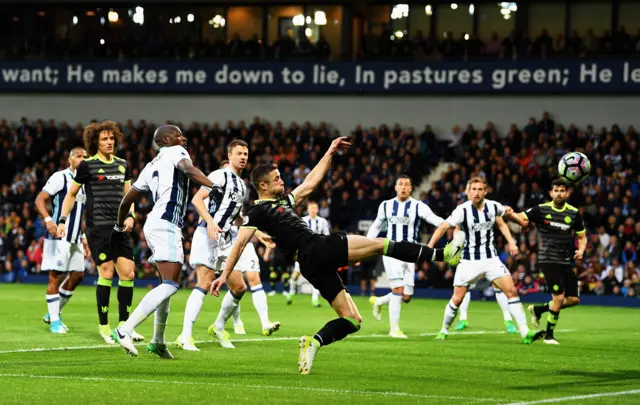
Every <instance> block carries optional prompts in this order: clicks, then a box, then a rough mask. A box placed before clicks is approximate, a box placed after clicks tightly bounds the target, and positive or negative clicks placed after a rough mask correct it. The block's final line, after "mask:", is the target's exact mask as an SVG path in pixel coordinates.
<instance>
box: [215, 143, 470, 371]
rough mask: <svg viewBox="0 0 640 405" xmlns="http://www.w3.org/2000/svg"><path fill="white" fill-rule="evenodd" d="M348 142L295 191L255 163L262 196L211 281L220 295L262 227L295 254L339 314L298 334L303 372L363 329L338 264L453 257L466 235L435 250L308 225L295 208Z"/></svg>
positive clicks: (271, 168) (273, 170) (274, 170)
mask: <svg viewBox="0 0 640 405" xmlns="http://www.w3.org/2000/svg"><path fill="white" fill-rule="evenodd" d="M350 146H351V144H350V143H348V142H346V141H345V138H337V139H335V140H334V141H333V142H332V143H331V146H330V147H329V149H328V150H327V152H326V154H325V155H324V157H323V158H322V159H321V160H320V162H318V164H317V165H316V167H315V168H314V169H313V170H312V171H311V172H310V173H309V174H308V175H307V177H306V178H305V180H304V182H303V183H302V184H300V185H299V186H298V187H297V188H296V189H295V190H293V192H292V193H291V194H285V188H284V182H283V181H282V178H281V177H280V171H279V170H278V167H277V166H276V165H273V164H265V165H261V166H258V167H256V168H255V169H254V170H253V172H252V173H251V183H252V185H253V186H254V187H255V188H256V190H257V191H258V197H259V200H256V201H255V203H254V205H253V206H252V207H251V208H250V209H249V210H248V211H247V213H246V216H245V219H244V223H243V226H242V227H241V228H240V231H239V233H238V239H237V240H236V242H235V243H234V245H233V247H232V249H231V252H230V254H229V257H228V259H227V263H226V266H225V268H224V271H223V272H222V274H221V275H220V277H219V278H218V279H217V280H215V281H214V282H213V284H212V285H211V293H212V294H213V295H216V296H218V294H219V290H220V287H221V286H222V285H224V283H225V282H226V280H227V276H228V275H229V273H231V271H232V270H233V268H234V267H235V265H236V262H237V261H238V258H239V257H240V253H241V252H242V250H243V249H244V247H245V245H246V244H247V243H248V242H249V241H250V240H251V238H252V236H253V234H254V232H255V231H256V230H258V229H259V230H261V231H262V232H264V233H266V234H268V235H270V236H271V237H272V238H273V241H274V242H275V243H276V244H277V246H278V248H279V249H280V250H281V251H282V252H283V253H284V254H285V255H287V256H294V255H296V254H297V258H298V262H299V263H300V272H301V273H302V275H303V276H304V277H305V278H306V279H307V280H308V281H309V282H310V283H311V284H312V285H313V286H314V287H315V288H317V289H318V290H319V291H320V294H321V295H322V297H323V298H324V299H326V300H327V301H328V302H329V303H330V304H331V306H332V307H333V309H334V310H335V311H336V313H337V314H338V316H339V318H337V319H334V320H332V321H330V322H328V323H327V324H326V325H325V326H324V327H323V328H322V329H320V330H319V331H318V333H316V334H315V335H314V336H313V337H311V336H302V337H301V338H300V340H299V346H300V356H299V358H298V370H299V371H300V373H301V374H309V373H310V372H311V367H312V365H313V360H314V358H315V355H316V353H317V351H318V350H319V349H320V347H321V346H326V345H328V344H331V343H333V342H336V341H338V340H341V339H344V338H345V337H346V336H347V335H349V334H351V333H354V332H357V331H358V330H359V329H360V323H361V322H362V317H361V316H360V313H359V312H358V308H357V307H356V304H355V303H354V302H353V300H352V299H351V296H350V295H349V293H348V292H347V291H346V289H345V287H344V284H343V283H342V279H341V278H340V276H339V275H338V273H337V270H338V268H339V267H344V266H347V265H348V264H349V263H356V262H359V261H361V260H364V259H366V258H369V257H373V256H379V255H386V256H390V257H394V258H396V259H398V260H402V261H405V262H414V263H415V262H422V261H424V260H427V261H445V262H449V261H453V259H455V258H456V257H457V253H459V252H460V251H461V250H462V245H463V244H464V234H463V233H461V232H460V233H459V235H462V238H460V237H454V239H453V241H452V242H451V243H450V244H448V245H447V246H446V247H445V248H444V249H431V248H429V247H427V246H424V245H421V244H417V243H410V242H393V241H390V240H388V239H382V238H377V239H368V238H366V237H364V236H360V235H348V236H347V235H346V234H345V233H343V232H334V233H332V234H330V235H326V236H325V235H319V234H316V233H314V232H313V231H312V230H311V229H309V227H308V226H307V224H306V223H305V222H304V221H303V220H302V219H301V218H300V217H298V215H296V213H295V211H294V209H295V207H296V206H297V205H299V204H301V203H302V202H303V201H304V200H305V198H307V197H308V196H309V195H310V194H311V193H312V192H313V190H315V188H316V187H317V186H318V185H319V184H320V182H321V181H322V179H323V178H324V177H325V174H326V173H327V170H329V167H330V166H331V161H332V159H333V156H334V155H335V154H336V153H337V152H338V151H339V150H341V149H346V148H348V147H350Z"/></svg>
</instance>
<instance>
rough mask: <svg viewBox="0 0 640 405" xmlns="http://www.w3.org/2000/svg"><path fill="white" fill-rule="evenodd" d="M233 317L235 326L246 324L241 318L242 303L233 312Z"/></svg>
mask: <svg viewBox="0 0 640 405" xmlns="http://www.w3.org/2000/svg"><path fill="white" fill-rule="evenodd" d="M231 319H232V320H233V326H236V325H244V324H243V323H242V319H240V304H238V306H237V307H236V309H234V310H233V312H232V313H231Z"/></svg>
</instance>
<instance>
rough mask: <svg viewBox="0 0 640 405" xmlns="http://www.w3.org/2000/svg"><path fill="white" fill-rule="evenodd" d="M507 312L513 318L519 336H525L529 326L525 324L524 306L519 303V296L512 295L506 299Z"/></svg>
mask: <svg viewBox="0 0 640 405" xmlns="http://www.w3.org/2000/svg"><path fill="white" fill-rule="evenodd" d="M508 302H509V304H508V306H509V312H511V316H513V319H515V321H516V324H517V325H518V330H519V331H520V336H522V337H525V336H527V333H529V326H528V325H527V316H526V315H525V313H524V307H523V306H522V304H521V303H520V297H514V298H509V299H508Z"/></svg>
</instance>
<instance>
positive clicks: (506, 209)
mask: <svg viewBox="0 0 640 405" xmlns="http://www.w3.org/2000/svg"><path fill="white" fill-rule="evenodd" d="M504 215H505V216H506V217H510V216H511V215H513V208H511V207H509V206H507V205H505V206H504Z"/></svg>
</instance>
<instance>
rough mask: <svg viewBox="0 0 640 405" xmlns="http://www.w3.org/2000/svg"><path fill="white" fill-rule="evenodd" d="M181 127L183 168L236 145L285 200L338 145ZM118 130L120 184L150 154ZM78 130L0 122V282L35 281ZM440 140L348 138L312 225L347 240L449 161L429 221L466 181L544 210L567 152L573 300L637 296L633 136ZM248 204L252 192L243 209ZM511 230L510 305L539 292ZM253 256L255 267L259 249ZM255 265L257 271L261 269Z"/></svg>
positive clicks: (279, 127)
mask: <svg viewBox="0 0 640 405" xmlns="http://www.w3.org/2000/svg"><path fill="white" fill-rule="evenodd" d="M178 125H181V124H179V123H178ZM181 126H182V127H183V128H184V131H185V134H186V135H187V137H188V140H189V143H188V149H189V152H190V154H191V156H192V157H193V160H194V163H195V164H196V165H197V166H199V167H201V168H202V170H203V171H204V172H207V173H208V172H210V171H212V170H214V169H216V168H217V167H218V164H219V162H220V161H221V160H223V159H224V157H225V153H224V150H225V145H226V144H228V143H229V142H230V141H231V140H232V139H234V138H242V139H245V140H246V141H247V142H249V144H250V148H251V150H250V162H249V165H248V167H247V169H246V170H245V173H244V176H245V180H248V179H247V178H248V174H249V173H250V172H251V168H252V167H253V166H255V165H256V164H259V163H262V162H268V161H273V162H274V163H277V164H278V165H279V166H280V169H281V171H282V173H283V178H284V181H285V183H286V186H287V188H289V189H293V188H294V187H295V186H296V185H297V184H299V183H300V181H301V179H302V178H303V177H304V175H305V174H306V173H307V172H308V171H309V170H310V167H312V166H313V165H314V164H315V162H317V161H318V159H319V157H320V156H322V153H323V151H324V150H325V149H326V148H327V146H328V144H329V142H330V139H331V138H332V137H334V136H337V135H339V134H338V133H333V132H332V131H331V130H330V127H329V125H327V124H325V123H319V124H317V125H312V124H310V123H304V124H303V125H298V124H296V123H295V122H294V123H291V124H290V125H289V126H285V125H283V124H282V123H281V122H275V123H269V122H268V121H266V120H263V119H260V118H255V119H254V121H253V122H251V123H250V124H247V123H244V122H239V123H233V122H227V123H226V124H225V125H219V124H218V123H213V124H211V125H209V124H198V123H192V124H190V125H187V126H183V125H181ZM122 128H123V131H124V134H125V141H124V143H123V144H122V145H120V147H119V153H118V155H119V156H121V157H123V158H125V159H127V160H128V161H129V164H130V167H132V177H133V178H136V177H137V175H138V173H139V172H140V170H141V169H142V167H143V166H144V162H147V161H149V160H150V159H152V158H153V156H155V154H156V151H155V149H154V147H153V145H152V140H151V135H152V134H153V131H154V129H155V126H154V124H153V123H149V122H145V121H140V122H139V123H137V124H136V123H134V122H133V121H128V122H126V123H124V124H123V125H122ZM82 129H83V124H80V123H78V124H77V125H75V126H73V127H72V126H70V125H68V124H67V123H64V122H61V123H56V122H53V121H49V122H44V121H42V120H37V121H35V122H31V121H29V120H28V119H27V118H24V119H22V120H21V121H20V122H19V123H15V124H14V123H7V122H6V121H5V120H2V121H0V145H2V147H1V148H0V165H1V170H0V185H1V187H2V195H1V197H0V260H1V261H2V262H3V266H2V278H3V279H4V281H8V282H15V281H19V280H20V279H22V278H25V277H29V276H30V274H32V273H38V272H39V268H40V264H41V261H42V237H43V234H44V232H45V228H44V224H43V222H42V219H41V218H39V217H38V215H36V212H35V209H34V205H33V201H34V199H35V197H36V195H37V193H38V192H39V190H40V189H41V188H42V186H43V184H44V182H45V181H46V179H47V178H48V177H49V175H50V174H51V173H53V172H54V171H56V170H59V169H60V168H63V167H65V166H66V159H67V156H68V150H70V149H71V148H72V147H74V146H77V145H82V140H81V134H82ZM452 131H453V133H454V134H456V135H457V137H458V139H456V141H454V142H453V143H452V144H451V145H449V147H448V149H446V148H442V147H441V146H440V144H439V143H438V142H437V138H436V134H435V133H434V132H433V131H432V130H431V129H430V127H429V126H427V127H425V129H424V131H422V132H418V131H415V130H414V129H412V128H402V127H401V126H400V125H395V126H393V127H387V126H381V127H379V128H361V127H356V128H355V129H354V130H353V131H352V133H351V138H352V141H353V142H354V145H355V146H354V147H353V148H352V149H351V151H350V152H349V153H348V154H345V155H341V156H340V157H339V158H338V159H336V162H335V164H334V167H333V169H332V170H331V171H330V172H329V173H328V175H327V179H326V182H325V183H324V185H323V186H322V188H321V189H319V190H318V191H317V192H316V194H315V195H314V196H313V199H315V200H317V201H319V203H320V215H322V216H324V217H327V218H328V219H329V220H330V223H331V224H332V226H333V227H334V228H335V229H341V230H346V231H348V232H358V231H360V229H359V228H358V222H359V221H360V220H366V219H372V218H373V217H375V213H376V210H377V207H378V205H379V203H380V201H382V200H383V199H387V198H391V197H393V196H394V191H393V184H394V181H395V177H396V176H397V175H398V174H400V173H408V174H409V175H410V176H411V178H412V179H413V181H414V184H415V185H417V184H419V183H420V182H421V180H422V178H423V176H424V175H425V174H427V173H428V172H429V170H430V169H431V168H433V167H434V166H435V165H436V164H437V163H438V162H440V161H441V160H442V159H445V158H446V157H447V156H449V157H450V156H454V157H455V158H454V159H450V160H452V161H454V162H455V163H451V166H450V168H449V170H448V171H446V172H445V173H443V174H442V177H441V179H440V180H438V181H436V182H434V183H433V184H432V185H431V189H430V190H428V191H426V192H423V193H422V194H421V195H420V199H421V200H423V201H424V202H426V203H427V204H429V206H430V207H431V208H432V209H433V211H434V212H435V213H437V214H438V215H440V216H442V217H446V216H448V214H449V213H450V212H451V211H452V209H453V208H454V207H455V206H456V205H457V204H458V203H459V202H460V201H462V200H463V199H464V184H465V182H466V180H467V179H469V178H470V177H473V176H475V175H481V176H484V177H486V178H488V180H489V183H490V185H491V189H490V196H491V198H494V199H496V200H498V201H502V202H503V203H504V204H506V205H510V206H512V207H513V208H514V209H516V210H518V211H519V210H523V209H525V208H526V207H529V206H532V205H535V204H538V203H540V202H543V201H545V200H546V199H547V190H548V189H549V185H550V182H551V180H552V179H553V177H554V170H555V165H556V163H557V159H558V158H559V157H560V156H562V154H564V153H565V152H566V151H567V150H579V151H584V152H585V153H586V154H587V155H588V156H589V157H590V159H591V161H592V164H593V168H592V172H591V174H592V175H591V177H590V178H589V179H588V180H587V181H586V182H585V183H583V184H582V185H580V187H578V188H576V189H575V190H574V191H573V192H572V195H571V198H570V203H572V204H573V205H575V206H577V207H580V211H581V212H582V214H583V216H584V218H585V225H586V227H587V229H588V235H589V246H588V248H587V251H586V253H585V259H584V260H583V262H582V263H581V264H580V265H579V266H577V267H576V269H575V271H576V272H577V273H578V274H579V277H580V280H581V293H583V294H598V295H619V296H626V297H636V296H637V289H638V288H639V284H638V283H639V280H640V278H639V277H640V271H639V270H638V267H639V263H640V261H639V260H638V254H637V251H638V249H640V223H639V220H640V213H639V212H638V206H640V204H639V199H640V155H639V153H638V142H639V137H638V133H637V132H636V130H635V129H634V128H633V127H629V128H627V130H626V132H623V131H622V130H621V129H620V127H619V126H618V125H613V126H612V127H611V128H610V129H607V128H601V129H600V130H596V129H594V128H593V127H592V126H591V125H587V126H585V127H584V129H578V128H577V127H576V125H574V124H570V125H568V126H567V127H566V128H565V126H563V125H562V124H560V123H556V122H554V120H553V119H552V118H551V116H550V115H549V114H548V113H545V114H544V115H543V117H542V118H541V119H540V120H537V119H536V118H533V117H532V118H531V120H530V121H529V122H528V123H526V125H524V126H523V127H522V128H519V127H518V126H517V125H516V124H513V125H512V126H511V128H510V131H509V132H508V133H506V134H503V135H499V134H498V133H497V132H496V130H495V129H494V128H493V125H492V124H491V123H490V122H489V123H488V124H487V126H486V128H484V129H476V128H473V127H472V126H468V127H467V128H466V129H465V130H464V131H463V130H461V129H460V127H458V126H456V127H454V128H453V130H452ZM354 190H355V193H354ZM194 191H195V190H194ZM253 198H255V192H254V191H253V190H252V192H251V193H250V194H249V197H248V199H247V201H246V204H249V203H250V202H251V200H252V199H253ZM150 209H151V203H150V201H149V200H148V199H146V198H143V199H142V200H141V201H139V202H138V203H137V207H136V211H137V213H138V218H140V219H141V220H139V221H137V225H136V230H135V232H134V238H135V247H136V248H135V259H136V263H137V266H138V274H139V277H141V278H144V277H152V276H153V271H152V269H151V266H150V265H149V263H148V262H147V259H148V257H149V255H150V251H149V248H148V247H147V245H146V242H145V240H144V235H143V232H142V223H143V221H144V217H145V215H146V214H147V213H148V212H149V211H150ZM301 213H302V212H301ZM196 220H197V214H196V213H195V210H194V209H193V207H190V208H189V211H188V214H187V217H186V226H185V228H184V235H185V239H186V243H185V249H186V251H187V252H188V251H189V249H190V242H189V240H190V236H191V235H192V234H193V231H194V227H195V225H196ZM513 231H514V232H516V233H517V235H518V239H519V242H520V255H518V256H517V257H515V258H514V257H511V256H509V255H508V254H507V253H506V251H505V249H504V246H503V245H504V243H503V241H502V239H501V238H500V237H499V238H498V239H497V243H498V247H499V249H500V250H502V251H503V253H502V254H501V259H502V260H503V261H504V262H505V263H506V264H507V266H508V268H509V270H510V271H511V273H512V275H513V278H514V281H515V282H516V285H518V289H519V290H520V293H521V294H527V293H529V292H536V291H538V290H542V291H544V290H545V289H546V286H545V283H544V278H543V277H542V275H541V274H539V273H538V272H537V269H536V265H535V264H536V234H535V232H534V231H525V232H521V230H520V229H518V228H517V226H515V225H514V226H513ZM259 256H260V257H261V258H262V250H261V249H259ZM262 265H263V268H264V266H265V263H262ZM267 267H268V266H267ZM86 268H87V271H88V272H89V274H94V273H95V266H94V265H93V263H92V262H91V260H87V262H86ZM184 270H185V276H186V278H185V279H186V280H187V282H189V280H191V279H192V277H190V274H191V269H189V268H188V265H185V269H184ZM453 271H454V269H451V268H447V267H446V266H444V265H436V266H430V265H429V264H428V263H424V264H423V265H422V266H421V267H420V269H419V271H418V272H417V273H416V287H418V288H447V287H451V285H452V282H453V274H454V273H453ZM479 288H482V284H481V285H480V286H479Z"/></svg>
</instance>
